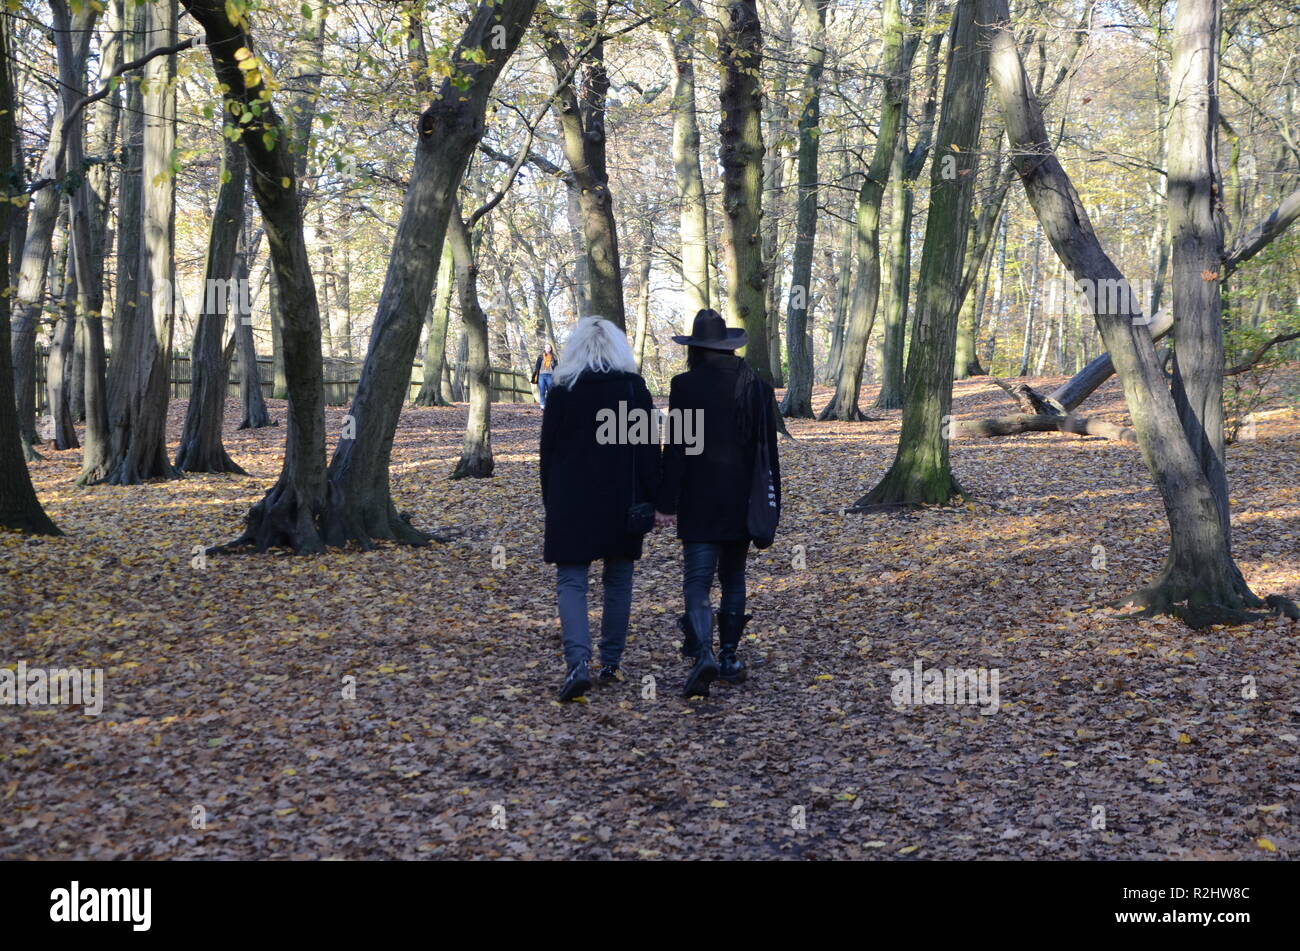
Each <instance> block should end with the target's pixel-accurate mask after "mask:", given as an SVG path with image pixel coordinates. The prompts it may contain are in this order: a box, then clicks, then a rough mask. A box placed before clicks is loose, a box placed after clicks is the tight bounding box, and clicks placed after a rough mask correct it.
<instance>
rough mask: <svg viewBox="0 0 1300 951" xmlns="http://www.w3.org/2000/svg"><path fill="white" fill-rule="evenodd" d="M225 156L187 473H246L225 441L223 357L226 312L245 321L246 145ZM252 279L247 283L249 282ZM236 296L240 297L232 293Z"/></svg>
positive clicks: (195, 363)
mask: <svg viewBox="0 0 1300 951" xmlns="http://www.w3.org/2000/svg"><path fill="white" fill-rule="evenodd" d="M222 142H223V148H224V154H223V156H222V165H221V187H220V189H219V190H218V191H217V206H216V208H215V209H214V210H213V213H212V224H211V228H210V231H209V233H208V260H207V264H206V266H205V267H204V269H203V288H204V290H203V307H202V310H200V312H199V323H198V327H196V328H195V331H194V346H193V349H192V351H191V356H190V401H189V405H188V406H187V407H186V408H185V423H184V425H183V426H182V427H181V440H180V447H179V448H178V449H177V450H176V468H178V469H180V470H182V471H184V472H236V473H239V474H241V475H243V474H244V469H243V467H242V466H240V465H239V464H238V463H237V462H235V460H233V459H231V458H230V454H229V453H227V452H226V447H225V446H224V445H223V444H222V441H221V425H222V422H223V421H224V417H225V410H226V390H227V388H228V387H229V380H230V368H229V367H228V366H227V365H226V360H225V356H224V354H223V353H222V348H223V344H224V343H225V339H226V313H227V312H228V311H229V310H230V307H229V304H230V301H231V300H232V299H233V300H234V301H235V302H236V303H235V308H234V314H235V320H242V319H243V303H242V300H243V298H244V297H245V296H246V295H247V293H248V291H247V287H248V285H247V284H242V285H241V284H240V283H239V279H238V276H237V275H236V273H235V253H236V250H237V247H238V245H239V237H240V234H241V233H242V232H243V230H244V182H245V180H246V179H247V177H248V176H247V171H246V169H247V165H248V161H247V159H245V157H244V149H243V146H241V145H239V144H237V143H235V142H232V141H231V140H230V139H229V138H227V137H224V136H223V137H222ZM245 280H247V279H245ZM231 291H233V292H234V293H233V294H232V293H230V292H231Z"/></svg>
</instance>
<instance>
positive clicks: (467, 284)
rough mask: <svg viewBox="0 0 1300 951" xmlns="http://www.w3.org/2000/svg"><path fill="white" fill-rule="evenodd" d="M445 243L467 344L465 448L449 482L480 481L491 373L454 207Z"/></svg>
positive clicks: (468, 240) (474, 272)
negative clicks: (467, 411) (449, 257)
mask: <svg viewBox="0 0 1300 951" xmlns="http://www.w3.org/2000/svg"><path fill="white" fill-rule="evenodd" d="M447 242H448V244H450V245H451V253H452V257H453V260H454V261H455V262H456V289H457V292H458V295H459V297H460V319H461V321H462V322H463V323H464V325H465V337H466V339H467V340H468V343H469V350H468V359H467V361H466V372H467V375H468V377H469V414H468V416H467V417H466V421H465V444H464V447H463V448H462V449H461V453H460V459H459V460H458V461H457V462H456V468H455V469H454V470H453V471H452V473H451V477H452V478H453V479H465V478H470V479H484V478H487V477H488V476H490V475H491V474H492V470H493V468H494V466H495V463H494V462H493V461H492V373H491V367H490V364H489V361H488V326H487V316H486V315H485V314H484V313H483V308H482V307H481V306H480V305H479V300H478V262H477V261H476V260H475V249H474V239H473V237H472V236H471V235H470V233H469V231H468V230H467V229H466V228H465V222H464V220H463V219H462V218H461V216H460V205H459V203H457V205H456V208H455V210H454V211H453V212H452V215H451V220H450V221H449V222H448V225H447Z"/></svg>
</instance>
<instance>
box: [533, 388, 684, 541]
mask: <svg viewBox="0 0 1300 951" xmlns="http://www.w3.org/2000/svg"><path fill="white" fill-rule="evenodd" d="M620 402H623V403H626V404H628V406H627V409H629V410H631V409H633V408H637V409H641V410H644V411H646V412H647V413H649V412H652V411H653V409H654V402H653V401H652V400H651V398H650V391H649V390H648V389H646V385H645V381H644V380H643V379H641V377H639V376H637V375H636V374H635V373H623V372H618V371H614V372H610V373H596V372H593V371H591V370H588V371H586V372H585V373H583V374H582V375H581V376H579V377H578V379H577V380H575V381H574V383H573V385H572V386H571V387H560V386H557V387H555V388H554V389H553V390H551V392H550V393H549V394H548V395H547V397H546V410H545V412H544V413H543V414H542V445H541V475H542V504H543V505H544V506H545V507H546V540H545V544H544V545H543V552H542V557H543V558H544V559H545V560H546V561H548V562H558V563H561V564H564V563H571V562H588V561H594V560H596V559H597V558H611V557H613V558H632V559H636V558H640V557H641V536H640V535H629V534H627V532H626V531H625V528H626V525H627V510H628V507H629V506H631V504H632V502H633V488H632V467H633V452H634V451H635V453H636V477H637V483H638V485H637V487H636V493H635V501H637V502H650V503H652V504H654V503H655V502H656V500H657V497H658V489H659V447H658V445H656V444H654V443H651V442H648V441H647V442H645V443H642V444H640V445H637V446H632V445H627V444H620V443H617V442H614V443H610V444H605V445H602V444H600V443H598V442H597V441H596V435H597V430H598V429H599V428H600V422H601V421H600V420H599V419H598V418H597V414H598V413H599V412H600V411H601V410H604V409H608V410H612V411H613V412H614V413H615V415H616V416H617V414H618V412H619V403H620Z"/></svg>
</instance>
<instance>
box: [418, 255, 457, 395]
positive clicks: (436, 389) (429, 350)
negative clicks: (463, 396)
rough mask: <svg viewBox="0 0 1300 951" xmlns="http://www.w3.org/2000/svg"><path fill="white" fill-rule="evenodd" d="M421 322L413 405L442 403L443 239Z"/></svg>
mask: <svg viewBox="0 0 1300 951" xmlns="http://www.w3.org/2000/svg"><path fill="white" fill-rule="evenodd" d="M436 281H437V283H436V285H435V290H434V294H433V303H432V304H431V305H430V307H429V316H428V319H427V320H425V323H424V333H425V337H424V361H423V370H422V373H423V377H422V379H421V381H420V392H419V393H417V394H416V395H415V405H416V406H446V405H448V401H447V400H446V399H445V398H444V396H443V392H442V377H443V373H444V372H445V368H446V364H447V324H448V317H449V316H450V314H451V288H452V255H451V245H450V244H448V243H447V241H446V240H445V239H444V241H443V243H442V256H441V259H440V261H439V263H438V276H437V278H436Z"/></svg>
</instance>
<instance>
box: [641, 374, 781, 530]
mask: <svg viewBox="0 0 1300 951" xmlns="http://www.w3.org/2000/svg"><path fill="white" fill-rule="evenodd" d="M740 364H741V358H740V357H737V356H732V355H730V354H717V355H710V356H709V357H707V358H706V360H705V362H703V363H701V364H700V365H698V366H696V367H694V368H692V369H690V370H688V371H686V372H685V373H681V374H679V375H677V376H675V377H673V382H672V389H671V391H670V394H669V398H668V408H669V411H670V412H671V411H672V410H674V409H680V410H683V411H689V410H695V409H700V410H703V411H704V420H703V422H704V440H703V451H702V452H701V453H700V454H698V455H693V456H692V455H687V453H686V449H687V447H686V446H684V445H683V444H682V443H681V442H680V441H677V442H675V443H671V444H669V445H668V446H667V447H665V450H664V457H663V460H664V468H663V482H662V484H661V485H660V488H659V511H661V512H663V513H664V514H665V515H673V514H676V516H677V537H678V538H680V539H681V540H682V541H686V542H730V541H741V540H745V539H749V538H750V535H749V529H748V526H747V524H746V521H747V515H748V512H749V486H750V482H751V479H752V477H753V472H754V457H755V448H756V445H757V440H756V439H755V438H754V437H753V436H752V435H751V436H750V438H748V439H745V440H742V439H741V438H740V433H739V430H738V428H737V425H736V375H737V373H738V372H739V370H740ZM759 383H760V387H759V389H760V390H761V391H762V396H763V398H764V399H765V400H771V398H772V388H771V387H770V386H769V385H768V384H766V383H763V382H762V381H761V380H760V381H759ZM764 419H765V421H766V425H765V427H764V428H765V429H766V432H767V443H768V445H769V446H771V448H772V475H773V478H774V480H775V482H776V485H777V489H778V492H779V491H780V485H781V467H780V462H779V460H778V459H777V446H776V419H775V418H774V416H773V415H772V413H767V414H766V415H765V417H764Z"/></svg>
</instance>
